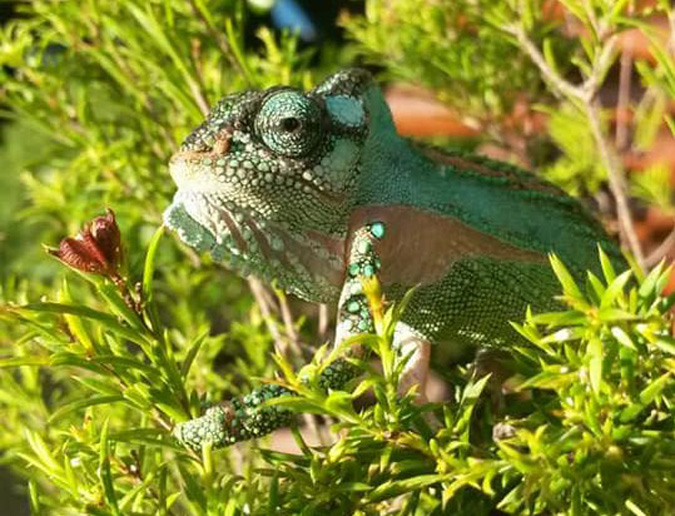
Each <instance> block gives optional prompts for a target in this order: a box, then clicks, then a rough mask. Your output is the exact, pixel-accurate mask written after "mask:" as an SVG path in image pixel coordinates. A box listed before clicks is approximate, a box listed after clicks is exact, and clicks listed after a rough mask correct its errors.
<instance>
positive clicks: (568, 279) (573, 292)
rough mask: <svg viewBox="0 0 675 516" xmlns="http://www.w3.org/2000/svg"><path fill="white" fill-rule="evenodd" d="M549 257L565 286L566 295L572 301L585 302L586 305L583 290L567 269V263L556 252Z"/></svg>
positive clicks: (556, 273) (557, 275) (561, 282)
mask: <svg viewBox="0 0 675 516" xmlns="http://www.w3.org/2000/svg"><path fill="white" fill-rule="evenodd" d="M548 258H549V261H550V263H551V267H552V268H553V272H554V273H555V275H556V277H557V278H558V281H559V282H560V285H561V286H562V288H563V293H564V294H565V296H566V297H567V298H568V299H569V300H571V301H575V302H578V303H583V304H584V305H585V304H586V299H585V298H584V296H583V294H582V293H581V290H579V287H578V286H577V284H576V282H575V281H574V278H573V277H572V275H571V274H570V272H569V271H568V270H567V267H565V264H564V263H563V262H562V261H561V260H560V259H559V258H558V257H557V256H556V255H555V254H549V256H548Z"/></svg>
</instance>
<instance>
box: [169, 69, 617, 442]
mask: <svg viewBox="0 0 675 516" xmlns="http://www.w3.org/2000/svg"><path fill="white" fill-rule="evenodd" d="M170 172H171V175H172V177H173V179H174V181H175V182H176V184H177V186H178V191H177V192H176V194H175V197H174V199H173V202H172V204H171V205H170V207H169V208H168V209H167V210H166V212H165V215H164V219H165V224H166V225H167V226H168V227H169V228H171V229H173V230H175V231H176V232H177V233H178V235H179V236H180V238H181V239H182V240H183V241H184V242H185V243H186V244H188V245H189V246H191V247H193V248H195V249H197V250H199V251H210V252H211V253H212V255H213V257H214V259H216V260H218V261H221V262H223V263H224V264H225V265H226V266H227V267H228V268H230V269H232V270H234V271H236V272H237V273H239V274H240V275H242V276H246V275H248V274H254V275H255V276H257V277H259V278H261V279H262V280H264V281H267V282H270V281H272V280H275V281H276V282H277V284H278V285H279V286H280V287H281V288H282V289H284V290H285V291H287V292H289V293H292V294H295V295H297V296H299V297H301V298H303V299H306V300H309V301H313V302H319V303H332V304H337V306H338V313H337V328H336V337H335V342H336V343H340V342H341V341H342V340H343V339H345V338H346V337H348V336H350V335H354V334H358V333H362V332H367V331H372V329H373V328H372V320H371V316H370V312H369V309H368V305H367V302H366V299H365V296H364V294H363V292H362V287H361V281H360V278H361V277H362V276H371V275H373V274H377V276H378V279H379V280H380V282H381V284H382V289H383V292H384V294H385V296H386V299H387V300H389V301H397V300H399V299H401V297H402V296H403V294H404V293H405V292H406V291H407V290H408V289H410V288H411V287H413V286H418V288H417V290H416V291H415V293H414V294H413V296H412V298H411V301H410V303H409V305H408V307H407V309H406V310H405V312H404V314H403V317H402V320H401V322H400V323H399V324H398V326H397V328H396V335H395V345H396V346H397V347H398V349H400V350H401V352H405V353H411V352H412V355H411V358H410V360H409V361H408V363H407V365H406V372H405V379H404V380H403V381H402V383H403V384H405V385H406V386H410V385H411V383H419V384H422V385H423V384H424V381H425V378H426V372H427V370H428V363H429V344H430V343H433V344H437V345H442V346H456V347H460V346H465V345H467V344H470V345H478V346H496V347H499V346H500V345H501V346H504V345H508V343H509V341H511V342H513V341H514V340H516V339H519V337H518V335H517V334H516V332H515V331H514V330H513V329H512V328H511V326H510V325H509V324H508V321H509V320H522V318H523V316H524V314H525V310H526V307H527V306H528V305H530V306H532V307H533V308H534V309H535V310H546V309H550V308H553V307H556V306H557V305H556V303H555V301H553V299H552V298H553V296H554V295H556V294H557V293H558V292H559V286H558V282H557V280H556V279H555V277H554V275H553V273H552V271H551V268H550V265H549V262H548V259H547V253H550V252H554V253H556V254H557V255H558V257H559V258H560V259H561V260H562V261H563V262H564V263H565V264H566V265H567V267H568V268H569V269H570V271H571V272H572V273H573V275H574V276H575V277H577V278H581V277H583V274H584V273H585V271H586V270H587V269H590V270H594V271H597V270H598V268H599V265H598V260H597V245H598V244H599V245H600V246H601V247H602V248H603V250H604V251H605V252H606V253H607V254H608V255H609V256H610V258H611V259H612V260H613V261H614V262H615V263H624V262H623V258H622V256H621V253H620V250H619V248H618V247H617V245H616V244H615V243H613V242H612V241H611V240H610V238H609V237H608V236H607V235H606V233H605V232H604V230H603V228H602V227H601V225H600V224H599V223H598V222H597V221H596V220H595V219H594V218H593V217H592V216H591V215H590V214H589V213H588V212H587V211H586V210H585V209H584V208H583V207H582V205H581V204H580V203H579V202H578V201H577V200H575V199H573V198H572V197H570V196H568V195H567V194H565V193H564V192H562V191H561V190H560V189H558V188H557V187H555V186H553V185H552V184H550V183H548V182H546V181H543V180H541V179H539V178H537V177H536V176H534V175H532V174H530V173H528V172H525V171H522V170H520V169H518V168H516V167H514V166H512V165H509V164H505V163H500V162H496V161H491V160H488V159H485V158H482V157H478V156H465V155H463V154H460V153H453V152H445V151H440V150H437V149H430V148H425V147H422V146H419V145H417V144H415V143H412V142H410V141H408V140H406V139H404V138H402V137H401V136H400V135H399V134H397V132H396V129H395V127H394V124H393V122H392V118H391V114H390V111H389V108H388V106H387V104H386V102H385V100H384V96H383V94H382V92H381V90H380V88H379V87H378V86H377V84H376V83H375V82H374V81H373V79H372V77H371V76H370V74H369V73H368V72H366V71H364V70H361V69H348V70H343V71H340V72H338V73H336V74H334V75H332V76H330V77H328V78H327V79H326V80H325V81H324V82H323V83H321V84H320V85H318V86H317V87H316V88H315V89H313V90H311V91H309V92H307V93H304V92H302V91H299V90H296V89H293V88H289V87H284V86H280V87H274V88H270V89H268V90H265V91H257V90H256V91H253V90H252V91H244V92H241V93H235V94H232V95H228V96H227V97H225V98H224V99H223V100H221V101H220V102H219V103H218V104H217V105H216V106H215V108H214V109H213V110H212V112H211V113H210V114H209V116H208V118H207V119H206V120H205V121H204V122H203V123H202V124H201V125H200V126H199V127H198V128H197V129H196V130H194V132H192V133H191V134H190V135H189V136H188V137H187V138H186V139H185V141H184V142H183V144H182V145H181V147H180V150H179V151H178V152H177V153H176V154H175V155H174V156H173V157H172V158H171V162H170ZM355 374H357V371H356V368H355V367H354V366H352V365H351V364H350V363H349V362H347V361H345V360H342V359H338V360H336V361H335V362H333V363H332V364H331V365H330V366H329V367H327V368H326V369H325V370H324V372H323V374H322V377H321V382H322V384H323V385H324V386H325V387H326V388H329V387H331V388H339V387H342V386H343V385H344V384H345V383H346V382H347V381H348V380H349V379H351V378H353V377H354V375H355ZM284 394H289V391H287V390H286V389H285V388H283V387H281V386H278V385H271V384H270V385H265V386H263V387H261V388H260V389H258V390H256V391H254V392H253V393H251V394H249V395H248V396H246V397H244V398H243V399H235V400H232V401H229V402H223V403H221V404H218V405H215V406H213V407H211V408H209V409H208V410H207V411H206V413H205V415H203V416H202V417H200V418H198V419H195V420H192V421H188V422H186V423H182V424H179V425H177V427H176V429H175V432H174V433H175V435H176V436H177V437H178V438H179V439H180V440H181V441H182V442H183V443H185V444H186V445H187V446H190V447H192V448H193V449H199V448H200V447H201V446H202V444H203V443H204V442H206V441H210V442H211V443H212V444H213V446H216V447H217V446H225V445H228V444H231V443H234V442H237V441H240V440H245V439H249V438H252V437H257V436H261V435H263V434H266V433H268V432H270V431H271V430H273V429H275V428H277V427H280V426H282V425H285V424H287V423H288V422H289V421H290V418H291V417H292V414H291V413H290V412H289V411H287V410H285V409H282V408H278V407H274V406H269V407H268V406H265V407H260V405H261V404H262V403H263V402H264V401H265V400H267V399H269V398H271V397H275V396H280V395H284Z"/></svg>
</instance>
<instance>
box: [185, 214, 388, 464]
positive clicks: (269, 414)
mask: <svg viewBox="0 0 675 516" xmlns="http://www.w3.org/2000/svg"><path fill="white" fill-rule="evenodd" d="M384 231H385V229H384V224H382V223H381V222H373V223H371V224H368V225H366V226H365V227H363V228H361V229H360V230H359V231H357V233H356V234H355V236H354V240H353V243H352V249H351V253H350V256H349V260H348V268H347V275H346V276H347V277H346V280H345V284H344V286H343V289H342V294H341V296H340V303H339V305H338V316H337V320H338V326H337V331H336V338H335V343H336V345H337V344H339V343H341V342H342V341H343V340H344V339H346V338H348V337H350V336H352V335H357V334H359V333H367V332H373V331H374V326H373V319H372V315H371V313H370V309H369V307H368V301H367V299H366V296H365V294H364V293H363V289H362V285H361V280H360V277H361V276H364V277H370V276H373V275H375V274H376V273H377V271H378V270H379V268H380V261H379V258H378V257H377V255H376V253H375V250H374V243H375V241H376V240H379V239H381V238H383V237H384ZM355 354H356V355H360V354H362V351H361V350H360V349H358V347H356V348H355ZM359 372H360V370H359V368H358V367H356V366H354V365H353V364H352V363H350V362H349V361H347V360H345V359H342V358H340V359H337V360H335V361H334V362H332V363H331V364H329V365H328V366H327V367H326V368H325V369H324V370H323V371H322V373H321V376H320V378H319V385H320V386H321V387H322V388H324V389H325V390H328V389H336V390H337V389H342V388H344V386H345V385H346V384H347V382H348V381H349V380H351V379H353V378H354V377H356V376H357V375H358V374H359ZM294 395H295V392H293V391H291V390H289V389H287V388H285V387H282V386H280V385H275V384H267V385H263V386H262V387H260V388H258V389H255V390H254V391H253V392H251V393H250V394H247V395H246V396H244V397H243V398H240V399H239V398H235V399H232V400H230V401H225V402H222V403H219V404H217V405H214V406H212V407H210V408H208V409H207V410H206V412H205V413H204V415H203V416H201V417H199V418H196V419H192V420H190V421H186V422H184V423H179V424H178V425H176V427H175V428H174V431H173V434H174V436H175V437H176V438H177V439H178V440H179V441H180V442H182V443H183V444H184V445H186V446H188V447H189V448H192V449H193V450H195V451H199V450H200V449H201V448H202V446H203V445H204V443H206V442H210V443H211V444H212V446H213V447H214V448H221V447H223V446H229V445H231V444H234V443H236V442H239V441H245V440H248V439H253V438H256V437H262V436H264V435H266V434H269V433H270V432H272V431H273V430H276V429H277V428H281V427H284V426H288V424H290V422H291V420H292V418H293V412H292V411H290V410H287V409H285V408H283V407H280V406H261V405H262V404H263V403H264V402H265V401H267V400H269V399H271V398H278V397H281V396H294Z"/></svg>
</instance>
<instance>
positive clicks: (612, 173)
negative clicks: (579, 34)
mask: <svg viewBox="0 0 675 516" xmlns="http://www.w3.org/2000/svg"><path fill="white" fill-rule="evenodd" d="M505 30H506V31H507V32H509V33H510V34H512V35H513V36H515V37H516V39H517V41H518V43H519V44H520V46H521V48H522V50H523V51H525V53H526V54H527V55H528V56H529V57H530V59H532V61H533V62H534V64H535V65H536V66H537V67H538V68H539V71H540V72H541V73H542V75H543V76H544V77H545V78H546V80H547V81H548V82H549V83H550V84H551V86H552V87H553V88H554V93H557V94H558V96H564V97H567V99H568V100H570V101H572V102H575V103H576V104H577V105H579V104H580V105H581V106H582V107H583V109H584V111H585V113H586V116H587V117H588V121H589V124H590V128H591V133H592V134H593V138H594V140H595V143H596V145H597V147H598V152H599V153H600V158H601V159H602V161H603V164H604V165H605V168H606V169H607V179H608V182H609V188H610V190H611V192H612V195H613V196H614V200H615V202H616V211H617V218H618V220H619V227H620V228H621V237H622V240H623V242H624V243H625V244H626V245H627V246H628V247H629V249H630V251H631V252H632V253H633V255H634V256H635V259H636V260H637V262H638V264H640V266H644V265H643V262H644V255H643V253H642V248H641V247H640V241H639V240H638V238H637V235H636V234H635V229H634V227H633V219H632V216H631V213H630V208H629V206H628V200H627V198H626V193H625V192H626V185H625V177H624V174H623V168H622V166H621V164H620V161H619V160H618V157H617V156H616V155H615V153H614V151H613V149H611V148H610V146H609V143H608V142H607V140H606V139H605V136H604V134H603V130H602V124H601V122H600V105H599V103H598V101H597V99H596V97H597V93H598V90H599V88H600V86H601V85H602V84H601V83H602V78H603V77H604V74H605V71H606V70H607V67H608V66H609V65H610V63H611V61H612V58H613V52H614V47H615V43H616V36H612V37H610V38H609V39H608V40H607V41H606V42H605V44H604V46H603V48H602V50H601V51H600V53H599V54H598V57H597V58H596V59H595V61H594V63H593V69H592V71H591V74H590V75H589V77H588V78H587V79H586V81H584V84H583V85H582V86H581V87H579V86H575V85H573V84H571V83H570V82H568V81H567V80H566V79H564V78H563V77H561V76H560V75H559V74H558V72H556V71H555V70H554V69H553V68H551V67H550V66H549V65H548V63H547V62H546V59H545V58H544V56H543V55H542V53H541V52H540V51H539V49H538V48H537V46H536V45H535V44H534V43H533V42H532V40H531V39H530V38H529V37H528V35H527V33H526V32H525V30H524V29H523V27H520V26H518V25H512V26H510V27H507V28H506V29H505ZM555 90H557V91H555Z"/></svg>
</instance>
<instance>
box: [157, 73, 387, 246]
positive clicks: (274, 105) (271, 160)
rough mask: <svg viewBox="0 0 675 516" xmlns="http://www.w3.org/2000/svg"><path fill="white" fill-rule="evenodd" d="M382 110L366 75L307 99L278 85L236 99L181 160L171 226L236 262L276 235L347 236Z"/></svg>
mask: <svg viewBox="0 0 675 516" xmlns="http://www.w3.org/2000/svg"><path fill="white" fill-rule="evenodd" d="M375 106H377V107H375ZM382 109H384V110H385V111H386V105H385V104H384V101H383V100H382V96H381V93H380V91H379V89H378V88H377V86H376V85H375V84H374V82H373V81H372V78H371V76H370V74H368V72H366V71H364V70H359V69H351V70H345V71H341V72H338V73H336V74H334V75H332V76H330V77H329V78H328V79H326V80H325V81H324V82H323V83H322V84H320V85H319V86H317V87H316V88H315V89H313V90H311V91H309V92H306V93H305V92H302V91H299V90H296V89H293V88H288V87H275V88H271V89H268V90H265V91H253V90H251V91H244V92H241V93H236V94H232V95H228V96H227V97H225V98H224V99H223V100H221V101H220V102H219V103H218V104H217V105H216V106H215V108H214V109H213V110H212V111H211V113H210V114H209V116H208V117H207V119H206V120H205V121H204V122H203V123H202V124H201V125H200V126H199V127H198V128H197V129H195V130H194V131H193V132H192V133H191V134H190V135H189V136H188V137H187V138H186V139H185V141H184V142H183V144H182V145H181V147H180V150H179V151H178V152H177V153H176V154H175V155H174V156H173V157H172V158H171V162H170V171H171V176H172V177H173V179H174V181H175V182H176V184H177V185H178V192H177V193H176V195H175V197H174V200H173V203H172V204H171V206H170V207H169V209H168V210H167V211H166V213H165V217H164V218H165V222H166V224H167V225H168V226H169V227H170V228H172V229H174V230H176V231H177V232H178V233H179V235H180V236H181V238H182V239H183V240H184V241H185V242H186V243H187V244H189V245H191V246H193V247H196V248H198V249H200V250H204V249H211V250H212V251H213V252H214V254H217V256H216V257H217V258H222V257H224V258H226V259H227V258H228V255H237V256H238V255H241V254H242V253H246V252H248V251H249V250H250V248H251V247H252V246H253V247H260V246H262V247H266V246H268V245H269V246H270V247H274V246H273V245H272V243H270V242H262V240H265V239H266V237H268V236H269V235H270V234H271V233H272V232H273V230H272V229H270V228H274V231H276V230H278V229H279V228H280V229H281V230H283V231H284V232H286V233H289V234H292V235H293V236H297V235H300V238H302V234H305V235H304V236H306V233H307V231H312V232H316V233H321V234H323V235H326V236H329V237H331V238H335V237H339V236H344V232H345V230H346V222H347V220H346V218H347V214H348V212H349V207H350V206H349V205H350V203H351V202H352V199H353V195H352V194H351V192H352V190H353V188H354V187H355V185H356V183H357V181H358V176H359V172H360V161H361V157H362V153H363V149H364V142H365V140H366V139H367V138H368V134H369V131H370V126H371V119H372V117H373V116H377V114H376V113H375V111H377V110H382ZM385 116H388V112H387V114H385ZM277 244H279V245H282V244H280V243H279V242H277ZM264 258H267V259H269V257H264Z"/></svg>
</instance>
